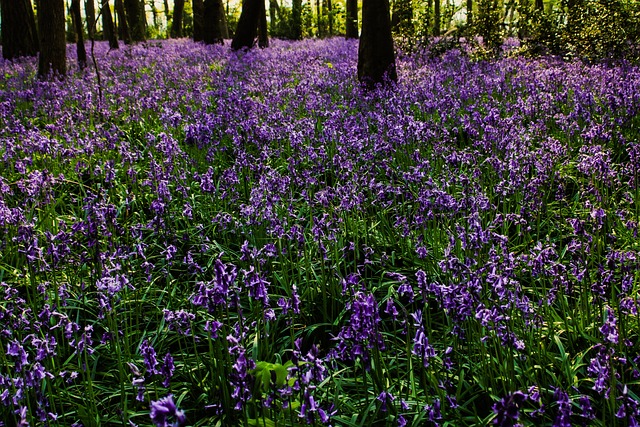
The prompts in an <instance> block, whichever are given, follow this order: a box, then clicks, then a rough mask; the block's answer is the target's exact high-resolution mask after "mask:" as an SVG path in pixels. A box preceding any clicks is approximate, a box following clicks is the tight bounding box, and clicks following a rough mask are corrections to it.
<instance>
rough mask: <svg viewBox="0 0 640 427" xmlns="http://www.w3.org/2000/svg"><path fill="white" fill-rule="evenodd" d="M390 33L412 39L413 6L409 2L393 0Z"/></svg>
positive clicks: (407, 0) (408, 0) (409, 0)
mask: <svg viewBox="0 0 640 427" xmlns="http://www.w3.org/2000/svg"><path fill="white" fill-rule="evenodd" d="M391 31H392V32H393V33H394V34H398V35H400V36H403V37H413V5H412V2H411V0H395V1H394V2H393V11H392V14H391Z"/></svg>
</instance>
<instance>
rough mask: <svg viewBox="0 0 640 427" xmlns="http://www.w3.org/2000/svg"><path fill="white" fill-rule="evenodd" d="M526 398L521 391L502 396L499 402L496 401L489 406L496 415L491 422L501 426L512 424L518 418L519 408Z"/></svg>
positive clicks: (507, 426)
mask: <svg viewBox="0 0 640 427" xmlns="http://www.w3.org/2000/svg"><path fill="white" fill-rule="evenodd" d="M526 399H527V395H526V394H524V393H523V392H521V391H516V392H514V393H511V394H510V395H508V396H506V397H503V398H502V399H500V401H499V402H496V403H495V404H494V405H493V407H492V408H491V409H493V412H494V413H495V414H496V417H495V418H494V419H493V424H495V425H498V426H501V427H511V426H514V425H515V424H516V422H517V421H518V418H520V409H521V407H522V404H523V403H524V402H525V401H526Z"/></svg>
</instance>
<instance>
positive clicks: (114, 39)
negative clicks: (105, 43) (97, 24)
mask: <svg viewBox="0 0 640 427" xmlns="http://www.w3.org/2000/svg"><path fill="white" fill-rule="evenodd" d="M101 10H102V35H103V37H102V38H103V39H105V40H109V48H111V49H118V48H119V47H120V46H118V35H117V34H116V29H115V27H114V25H113V16H111V8H110V7H109V0H102V9H101Z"/></svg>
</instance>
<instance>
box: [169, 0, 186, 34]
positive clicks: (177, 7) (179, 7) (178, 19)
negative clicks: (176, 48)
mask: <svg viewBox="0 0 640 427" xmlns="http://www.w3.org/2000/svg"><path fill="white" fill-rule="evenodd" d="M183 12H184V0H174V2H173V21H172V22H171V37H173V38H180V37H182V15H183Z"/></svg>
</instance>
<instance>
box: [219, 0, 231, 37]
mask: <svg viewBox="0 0 640 427" xmlns="http://www.w3.org/2000/svg"><path fill="white" fill-rule="evenodd" d="M228 10H229V2H228V1H227V9H226V10H225V8H224V4H222V0H220V31H221V32H222V38H223V39H228V38H229V26H228V25H227V12H228Z"/></svg>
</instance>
